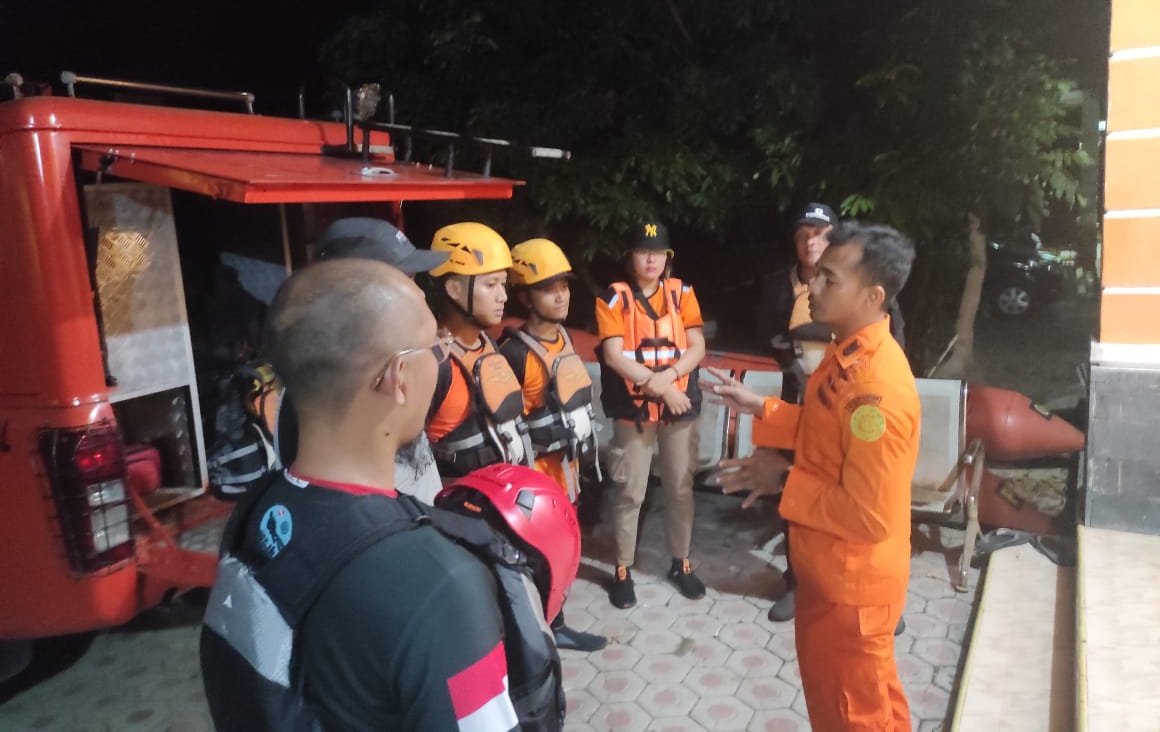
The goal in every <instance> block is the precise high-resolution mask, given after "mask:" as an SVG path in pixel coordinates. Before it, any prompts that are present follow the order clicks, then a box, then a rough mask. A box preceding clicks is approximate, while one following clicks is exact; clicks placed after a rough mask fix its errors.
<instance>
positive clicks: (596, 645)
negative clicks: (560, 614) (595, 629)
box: [555, 625, 608, 653]
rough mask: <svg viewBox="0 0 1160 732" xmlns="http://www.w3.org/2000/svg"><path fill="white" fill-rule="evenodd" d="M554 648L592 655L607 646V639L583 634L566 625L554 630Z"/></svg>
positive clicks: (593, 634) (591, 634)
mask: <svg viewBox="0 0 1160 732" xmlns="http://www.w3.org/2000/svg"><path fill="white" fill-rule="evenodd" d="M555 636H556V647H557V648H561V649H563V650H567V651H583V652H585V653H592V652H593V651H599V650H600V649H601V648H603V647H604V646H606V645H608V639H607V638H605V637H604V636H602V635H596V634H595V633H585V632H584V631H581V630H575V629H573V628H569V627H568V626H567V625H564V626H561V627H559V628H556V629H555Z"/></svg>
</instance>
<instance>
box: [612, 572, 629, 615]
mask: <svg viewBox="0 0 1160 732" xmlns="http://www.w3.org/2000/svg"><path fill="white" fill-rule="evenodd" d="M608 599H609V601H610V602H611V603H612V604H613V605H614V606H615V607H618V608H620V609H621V610H624V609H626V608H630V607H633V606H635V605H636V589H635V587H634V585H633V583H632V572H629V571H628V567H617V568H616V576H615V577H614V578H613V579H612V590H611V591H610V592H609V593H608Z"/></svg>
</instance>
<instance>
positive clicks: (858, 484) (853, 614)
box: [753, 317, 921, 732]
mask: <svg viewBox="0 0 1160 732" xmlns="http://www.w3.org/2000/svg"><path fill="white" fill-rule="evenodd" d="M920 420H921V408H920V405H919V400H918V392H917V390H916V388H915V384H914V377H913V375H912V374H911V371H910V365H909V363H907V360H906V356H905V354H904V353H903V352H902V349H901V348H899V346H898V344H897V343H896V342H895V341H894V339H893V338H892V337H891V335H890V321H889V319H887V318H885V317H883V319H882V320H881V321H880V322H876V323H874V324H873V325H870V326H867V327H866V328H863V329H862V330H861V331H859V332H858V333H855V334H854V335H853V336H851V337H849V338H847V339H846V340H845V341H842V342H841V343H835V344H831V345H830V346H829V347H828V348H827V350H826V354H825V356H824V357H823V359H822V363H821V365H820V366H819V367H818V369H817V370H816V371H815V372H814V373H813V375H812V376H811V377H810V379H809V381H808V382H807V385H806V392H805V401H804V403H803V405H802V406H800V407H798V406H794V405H790V404H787V403H786V402H783V401H781V400H779V399H767V400H766V402H765V408H764V413H763V414H762V415H759V419H757V420H755V422H754V428H753V440H754V443H755V444H757V445H760V446H762V447H775V448H781V449H791V448H792V449H793V450H794V451H795V462H794V466H793V468H792V469H791V470H790V472H789V476H788V478H787V480H786V484H785V490H784V493H783V494H782V499H781V509H780V510H781V515H782V517H784V518H785V520H786V521H787V522H788V523H789V531H790V536H791V540H792V542H793V548H794V553H793V563H794V573H795V574H796V575H797V580H798V591H797V601H796V602H797V604H796V613H795V615H796V621H795V622H796V638H797V653H798V663H799V667H800V671H801V678H802V688H803V690H804V692H805V697H806V706H807V708H808V710H809V715H810V724H811V725H812V726H813V728H814V729H815V730H822V731H823V732H841V731H842V730H851V731H858V732H862V731H866V732H869V731H871V730H874V731H876V732H877V731H894V730H899V731H901V730H910V712H909V709H908V706H907V703H906V697H905V696H904V694H903V691H902V684H901V683H900V682H899V679H898V670H897V668H896V666H895V663H894V628H895V626H896V625H897V623H898V619H899V617H900V616H901V614H902V608H903V606H904V605H905V604H906V584H907V580H908V578H909V574H910V485H911V479H912V477H913V474H914V466H915V463H916V462H917V461H918V441H919V427H920Z"/></svg>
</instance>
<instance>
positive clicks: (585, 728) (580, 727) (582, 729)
mask: <svg viewBox="0 0 1160 732" xmlns="http://www.w3.org/2000/svg"><path fill="white" fill-rule="evenodd" d="M564 732H598V730H595V729H593V728H592V727H591V726H590V725H587V724H584V723H583V722H573V721H571V720H570V719H565V720H564Z"/></svg>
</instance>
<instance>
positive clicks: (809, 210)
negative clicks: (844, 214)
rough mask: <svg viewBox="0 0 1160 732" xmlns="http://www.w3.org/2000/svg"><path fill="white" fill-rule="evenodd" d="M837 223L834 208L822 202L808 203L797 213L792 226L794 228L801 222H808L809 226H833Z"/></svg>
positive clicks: (801, 223)
mask: <svg viewBox="0 0 1160 732" xmlns="http://www.w3.org/2000/svg"><path fill="white" fill-rule="evenodd" d="M837 223H838V215H837V214H835V213H834V209H832V208H830V207H829V206H827V205H826V204H824V203H810V204H807V205H806V207H805V208H804V209H802V212H801V213H800V214H798V217H797V219H796V220H795V222H794V227H795V228H796V227H798V226H802V225H803V224H809V225H811V226H834V225H835V224H837Z"/></svg>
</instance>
